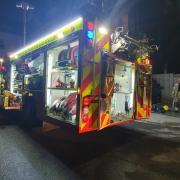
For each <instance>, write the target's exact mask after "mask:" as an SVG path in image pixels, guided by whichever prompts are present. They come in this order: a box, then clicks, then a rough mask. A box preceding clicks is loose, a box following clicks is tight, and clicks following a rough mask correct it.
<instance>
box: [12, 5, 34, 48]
mask: <svg viewBox="0 0 180 180" xmlns="http://www.w3.org/2000/svg"><path fill="white" fill-rule="evenodd" d="M16 7H17V8H21V9H22V10H23V43H24V46H25V45H26V35H27V29H26V28H27V27H26V25H27V11H29V10H33V9H34V7H33V6H32V5H30V4H28V3H27V2H22V3H18V4H16Z"/></svg>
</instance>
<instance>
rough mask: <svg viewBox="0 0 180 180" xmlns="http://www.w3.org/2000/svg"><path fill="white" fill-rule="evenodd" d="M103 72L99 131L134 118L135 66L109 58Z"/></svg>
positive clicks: (102, 69)
mask: <svg viewBox="0 0 180 180" xmlns="http://www.w3.org/2000/svg"><path fill="white" fill-rule="evenodd" d="M101 72H102V78H101V99H100V122H99V129H102V128H104V127H107V126H111V125H113V124H116V123H120V122H123V121H127V120H131V119H133V118H134V88H135V64H134V63H132V62H130V61H126V60H123V59H118V58H112V57H108V56H107V57H105V58H103V60H102V68H101Z"/></svg>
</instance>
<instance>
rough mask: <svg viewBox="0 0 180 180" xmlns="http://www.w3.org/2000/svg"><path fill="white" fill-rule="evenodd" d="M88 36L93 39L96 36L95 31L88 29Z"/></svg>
mask: <svg viewBox="0 0 180 180" xmlns="http://www.w3.org/2000/svg"><path fill="white" fill-rule="evenodd" d="M87 36H88V38H89V39H93V38H94V32H93V31H88V32H87Z"/></svg>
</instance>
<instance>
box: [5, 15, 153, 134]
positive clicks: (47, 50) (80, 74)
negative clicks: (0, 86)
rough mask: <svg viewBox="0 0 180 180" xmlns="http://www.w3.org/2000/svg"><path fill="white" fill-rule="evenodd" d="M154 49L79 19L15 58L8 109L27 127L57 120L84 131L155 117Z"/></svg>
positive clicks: (119, 31)
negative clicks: (44, 121) (152, 79)
mask: <svg viewBox="0 0 180 180" xmlns="http://www.w3.org/2000/svg"><path fill="white" fill-rule="evenodd" d="M151 50H152V48H151V47H150V46H148V44H147V42H146V41H138V40H135V39H133V38H130V37H129V36H128V35H127V34H124V33H123V28H115V29H114V30H113V31H112V30H111V29H110V28H105V27H103V26H101V24H100V22H98V20H97V19H95V18H88V17H78V18H77V19H75V20H73V21H72V22H70V23H69V24H66V25H65V26H62V27H60V28H59V29H57V30H55V31H54V32H51V33H50V34H48V35H46V36H44V37H42V38H40V39H38V40H37V41H35V42H33V43H31V44H29V45H27V46H25V47H23V48H22V49H20V50H18V51H17V52H15V53H13V54H11V55H10V60H11V79H10V92H11V93H12V94H13V95H14V96H15V97H14V98H13V100H12V101H11V103H10V104H9V105H8V106H11V107H15V108H17V107H18V108H19V110H20V112H21V113H22V117H23V121H24V122H25V123H27V121H28V122H33V121H35V120H38V121H39V120H40V121H42V120H48V121H49V120H50V121H51V120H52V121H53V122H59V123H60V122H61V123H67V124H70V125H72V126H74V127H75V128H76V129H77V131H78V132H79V133H85V132H90V131H94V130H97V131H98V130H101V129H103V128H105V127H110V126H114V125H120V124H123V123H127V122H129V121H134V120H138V119H144V118H150V116H151V84H152V83H151V73H152V60H151V59H150V55H149V54H150V51H151Z"/></svg>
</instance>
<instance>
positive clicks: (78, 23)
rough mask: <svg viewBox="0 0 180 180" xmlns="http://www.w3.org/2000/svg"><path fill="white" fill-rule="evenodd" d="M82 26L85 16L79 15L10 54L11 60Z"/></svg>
mask: <svg viewBox="0 0 180 180" xmlns="http://www.w3.org/2000/svg"><path fill="white" fill-rule="evenodd" d="M82 28H83V18H82V17H79V18H77V19H76V20H74V21H72V22H71V23H69V24H67V25H65V26H63V27H61V28H59V29H57V30H56V31H54V32H52V33H50V34H48V35H46V36H44V37H42V38H40V39H39V40H37V41H34V42H33V43H31V44H29V45H27V46H25V47H24V48H22V49H20V50H18V51H17V52H15V53H13V54H11V55H10V56H9V58H10V59H11V60H13V59H17V58H19V57H21V56H23V55H25V54H26V53H28V52H31V51H33V50H36V49H38V48H40V47H42V46H43V45H45V44H48V43H51V42H54V41H56V40H58V39H62V38H64V37H65V36H67V35H69V34H71V33H73V32H76V31H78V30H81V29H82Z"/></svg>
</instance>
